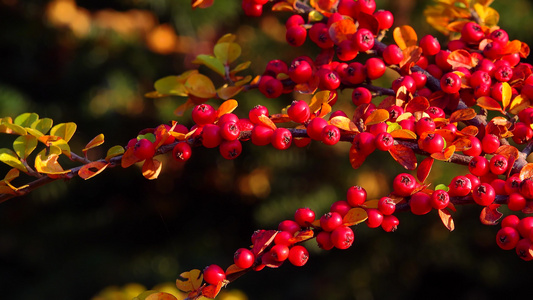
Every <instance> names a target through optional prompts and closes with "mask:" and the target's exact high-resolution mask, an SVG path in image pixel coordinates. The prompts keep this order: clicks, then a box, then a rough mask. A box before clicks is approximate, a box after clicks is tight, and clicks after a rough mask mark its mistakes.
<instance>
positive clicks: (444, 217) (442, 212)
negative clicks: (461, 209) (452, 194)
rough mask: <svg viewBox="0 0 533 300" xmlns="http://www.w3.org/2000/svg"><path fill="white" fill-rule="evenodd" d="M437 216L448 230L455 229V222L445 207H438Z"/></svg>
mask: <svg viewBox="0 0 533 300" xmlns="http://www.w3.org/2000/svg"><path fill="white" fill-rule="evenodd" d="M439 217H440V220H441V221H442V224H444V226H446V228H448V230H449V231H453V230H454V229H455V223H454V222H453V218H452V214H451V213H450V212H449V211H448V210H446V209H439Z"/></svg>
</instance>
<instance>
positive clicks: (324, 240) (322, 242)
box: [316, 231, 335, 250]
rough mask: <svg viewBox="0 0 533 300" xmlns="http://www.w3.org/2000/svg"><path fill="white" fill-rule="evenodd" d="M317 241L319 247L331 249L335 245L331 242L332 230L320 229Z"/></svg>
mask: <svg viewBox="0 0 533 300" xmlns="http://www.w3.org/2000/svg"><path fill="white" fill-rule="evenodd" d="M316 242H317V244H318V247H319V248H321V249H324V250H331V249H333V247H335V245H333V243H332V242H331V232H327V231H320V232H319V233H318V234H317V235H316Z"/></svg>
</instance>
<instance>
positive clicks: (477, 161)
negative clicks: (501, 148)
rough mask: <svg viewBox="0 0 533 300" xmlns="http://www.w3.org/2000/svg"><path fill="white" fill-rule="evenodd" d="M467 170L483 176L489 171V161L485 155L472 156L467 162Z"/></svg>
mask: <svg viewBox="0 0 533 300" xmlns="http://www.w3.org/2000/svg"><path fill="white" fill-rule="evenodd" d="M468 170H469V171H470V173H472V174H473V175H476V176H484V175H486V174H487V173H488V172H489V171H490V169H489V161H488V160H487V159H486V158H485V156H474V157H472V159H471V160H470V162H469V163H468Z"/></svg>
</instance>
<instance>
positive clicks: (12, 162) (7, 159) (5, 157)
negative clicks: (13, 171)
mask: <svg viewBox="0 0 533 300" xmlns="http://www.w3.org/2000/svg"><path fill="white" fill-rule="evenodd" d="M0 161H1V162H3V163H5V164H6V165H8V166H10V167H13V168H17V169H19V170H21V171H22V172H25V173H26V172H28V170H27V169H26V167H25V166H24V165H23V164H22V162H21V161H20V159H19V158H18V156H17V154H16V153H15V152H13V150H11V149H7V148H2V149H0Z"/></svg>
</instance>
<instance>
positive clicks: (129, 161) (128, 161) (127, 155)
mask: <svg viewBox="0 0 533 300" xmlns="http://www.w3.org/2000/svg"><path fill="white" fill-rule="evenodd" d="M138 161H139V159H138V158H137V156H135V154H133V147H131V148H128V150H126V152H124V154H123V155H122V159H121V161H120V165H121V166H122V167H123V168H127V167H129V166H131V165H133V164H134V163H136V162H138Z"/></svg>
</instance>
